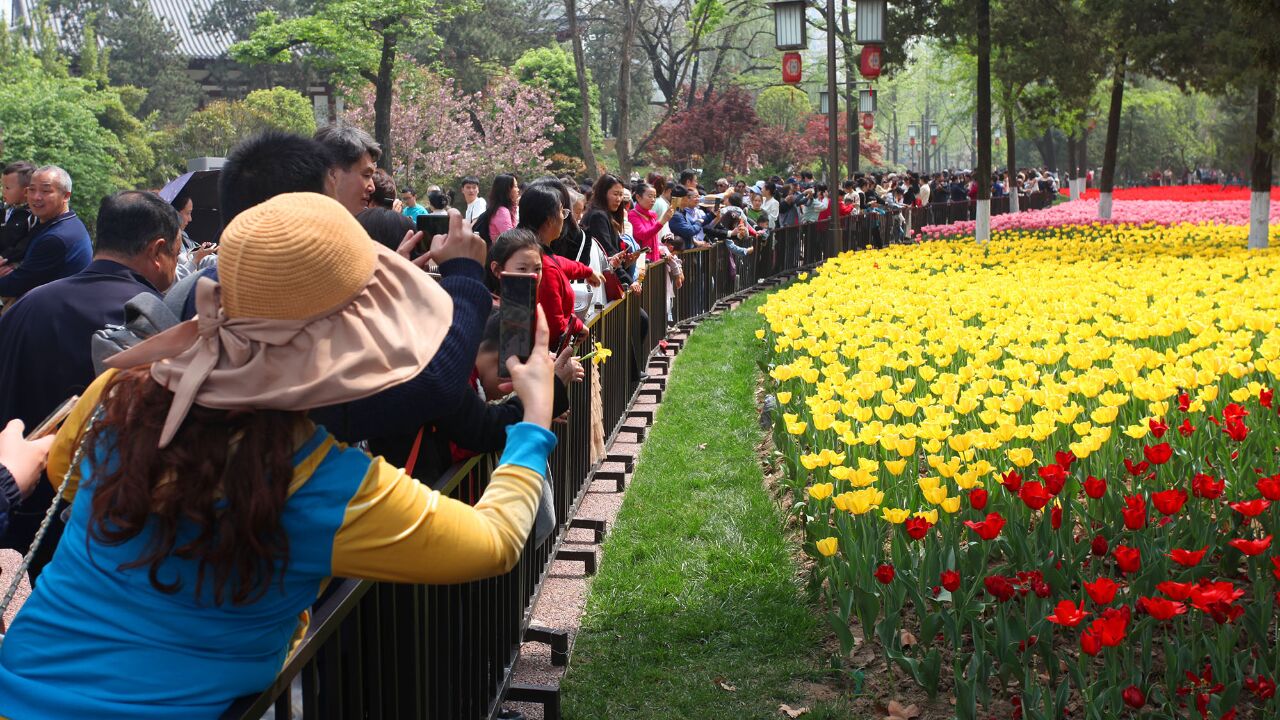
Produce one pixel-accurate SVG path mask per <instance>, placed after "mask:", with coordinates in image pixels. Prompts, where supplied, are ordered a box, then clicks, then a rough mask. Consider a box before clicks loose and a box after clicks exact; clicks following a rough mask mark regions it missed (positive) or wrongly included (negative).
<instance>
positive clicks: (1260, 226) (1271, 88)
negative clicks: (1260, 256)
mask: <svg viewBox="0 0 1280 720" xmlns="http://www.w3.org/2000/svg"><path fill="white" fill-rule="evenodd" d="M1275 116H1276V85H1275V76H1274V75H1271V74H1270V73H1267V74H1266V75H1264V76H1263V78H1262V82H1260V83H1258V115H1257V122H1256V124H1255V128H1254V135H1253V159H1252V160H1251V162H1250V163H1249V175H1250V178H1249V188H1250V190H1252V191H1253V192H1252V193H1251V196H1250V198H1249V249H1250V250H1255V249H1261V248H1265V247H1266V246H1267V243H1268V238H1267V235H1268V232H1269V222H1270V214H1271V163H1272V159H1273V157H1274V156H1273V152H1272V141H1273V140H1274V139H1275Z"/></svg>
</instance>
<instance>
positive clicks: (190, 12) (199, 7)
mask: <svg viewBox="0 0 1280 720" xmlns="http://www.w3.org/2000/svg"><path fill="white" fill-rule="evenodd" d="M38 1H39V0H11V6H10V10H9V18H8V19H9V22H10V23H11V26H12V27H18V26H25V25H26V24H27V22H28V18H30V17H31V15H32V13H33V12H34V10H35V7H36V5H37V4H38ZM213 2H214V0H147V5H148V6H150V8H151V12H152V13H154V14H155V16H156V17H157V18H159V19H160V20H161V21H162V22H164V23H165V24H166V25H168V26H169V29H171V30H173V32H174V34H175V35H177V37H178V52H179V53H180V54H181V55H182V56H183V57H185V58H187V59H189V60H213V59H217V58H222V57H226V54H227V50H228V48H230V47H231V45H232V43H234V42H235V38H233V37H232V36H231V33H229V32H225V31H223V32H204V31H202V30H200V29H199V27H198V24H199V20H200V18H201V17H203V16H204V15H205V13H207V12H208V10H209V8H210V7H212V5H213ZM50 22H51V23H52V25H53V31H54V33H55V34H56V35H57V36H58V37H59V38H61V39H62V41H63V42H68V40H69V39H68V38H67V37H66V33H64V32H63V29H62V27H61V22H60V21H59V20H58V19H57V18H56V17H55V18H50Z"/></svg>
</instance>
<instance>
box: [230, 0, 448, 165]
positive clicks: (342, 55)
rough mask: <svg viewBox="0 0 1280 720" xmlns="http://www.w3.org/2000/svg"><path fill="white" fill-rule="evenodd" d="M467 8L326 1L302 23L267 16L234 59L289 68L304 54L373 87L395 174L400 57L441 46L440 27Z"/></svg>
mask: <svg viewBox="0 0 1280 720" xmlns="http://www.w3.org/2000/svg"><path fill="white" fill-rule="evenodd" d="M462 7H463V6H462V5H442V4H441V3H439V2H437V0H381V1H380V2H376V3H371V2H366V1H365V0H327V1H325V2H323V4H321V5H319V6H318V7H317V9H316V11H315V12H314V13H313V14H311V15H305V16H302V17H297V18H292V19H287V20H286V19H281V17H280V16H279V15H278V14H276V13H274V12H267V13H263V14H262V15H259V16H258V24H257V27H255V28H254V30H253V33H252V34H251V35H250V36H249V39H248V40H245V41H243V42H239V43H236V44H235V45H234V46H233V47H232V49H231V54H232V57H234V58H235V59H236V60H239V61H240V62H245V63H284V62H291V61H292V60H293V59H294V53H295V52H297V51H301V52H303V53H305V54H306V55H307V56H308V57H309V58H311V59H312V61H314V62H315V63H316V64H318V65H320V66H322V67H325V68H327V69H329V70H330V71H332V72H333V73H334V74H335V75H336V76H337V77H338V78H339V79H340V80H343V81H345V82H349V83H353V84H357V83H360V82H368V83H369V84H371V85H373V92H374V116H375V117H374V123H373V127H374V139H376V140H377V141H378V144H379V145H381V146H382V157H381V158H380V159H379V161H378V164H379V165H380V166H381V167H382V168H383V169H384V170H390V169H391V166H392V157H391V156H392V153H393V151H394V148H393V147H392V137H391V93H392V88H393V83H392V81H393V78H394V73H395V67H396V53H397V52H398V51H399V50H400V47H401V44H402V43H405V42H407V41H410V40H413V41H416V42H420V43H421V42H432V41H436V40H437V39H438V38H437V36H436V34H435V27H436V26H437V25H438V24H439V23H440V22H442V21H444V20H445V19H447V18H448V17H449V16H450V15H451V14H453V13H455V12H458V11H459V10H460V9H461V8H462Z"/></svg>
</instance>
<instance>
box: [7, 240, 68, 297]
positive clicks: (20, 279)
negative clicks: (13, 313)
mask: <svg viewBox="0 0 1280 720" xmlns="http://www.w3.org/2000/svg"><path fill="white" fill-rule="evenodd" d="M65 255H66V253H65V252H64V248H63V243H62V240H61V239H60V238H58V237H57V236H54V235H51V234H47V235H45V236H44V237H42V238H40V239H39V240H37V241H36V242H35V243H34V244H32V245H31V247H29V248H27V256H26V257H24V258H23V259H22V264H20V265H18V267H17V269H16V270H14V271H13V272H11V273H9V274H8V275H6V276H4V277H2V278H0V297H18V296H19V295H23V294H25V293H26V292H27V291H28V290H31V289H32V288H35V287H39V286H40V285H44V284H45V283H47V282H51V281H53V280H55V279H56V277H55V276H56V274H57V272H58V269H59V268H60V267H62V262H63V259H64V257H65Z"/></svg>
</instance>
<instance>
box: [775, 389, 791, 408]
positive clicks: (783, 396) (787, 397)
mask: <svg viewBox="0 0 1280 720" xmlns="http://www.w3.org/2000/svg"><path fill="white" fill-rule="evenodd" d="M777 398H778V403H779V404H781V405H786V404H787V403H789V402H791V393H790V392H780V393H778V395H777Z"/></svg>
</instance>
